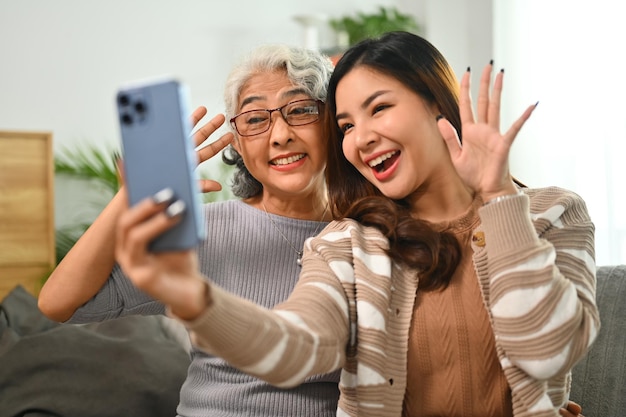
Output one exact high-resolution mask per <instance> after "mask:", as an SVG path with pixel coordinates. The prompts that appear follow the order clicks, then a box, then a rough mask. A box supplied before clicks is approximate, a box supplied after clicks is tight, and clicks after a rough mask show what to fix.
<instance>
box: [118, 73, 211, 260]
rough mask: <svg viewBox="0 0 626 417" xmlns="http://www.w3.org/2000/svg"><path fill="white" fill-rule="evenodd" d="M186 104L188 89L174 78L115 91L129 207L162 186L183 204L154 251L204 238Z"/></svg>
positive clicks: (155, 245) (185, 246)
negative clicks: (173, 224)
mask: <svg viewBox="0 0 626 417" xmlns="http://www.w3.org/2000/svg"><path fill="white" fill-rule="evenodd" d="M188 102H189V96H188V92H187V88H186V87H185V86H184V85H183V84H181V83H179V82H178V81H176V80H173V79H164V80H160V81H147V82H142V83H135V84H132V85H129V86H126V87H123V88H121V89H120V90H119V91H118V93H117V110H118V115H119V123H120V133H121V137H122V149H123V161H124V176H125V180H126V188H127V192H128V198H129V203H130V205H134V204H136V203H137V202H139V201H140V200H142V199H144V198H146V197H149V196H152V195H154V194H155V193H157V192H158V191H160V190H162V189H164V188H166V187H169V188H171V189H172V190H173V191H174V199H175V200H178V199H180V200H183V201H184V202H185V205H186V211H185V213H184V214H183V217H182V219H181V222H180V223H178V224H177V225H176V226H174V227H173V228H172V229H170V230H168V231H166V232H165V233H163V234H162V235H160V236H159V237H158V238H156V239H155V240H154V241H153V242H152V243H151V245H150V250H151V251H154V252H160V251H170V250H179V249H188V248H191V247H193V246H195V245H197V244H198V242H199V241H200V240H201V239H203V238H204V227H203V225H202V221H201V213H200V212H201V210H200V197H199V190H198V185H197V180H196V177H195V168H196V166H197V157H196V153H195V150H194V148H193V144H192V139H191V122H190V120H189V116H190V115H191V113H190V112H189V105H188Z"/></svg>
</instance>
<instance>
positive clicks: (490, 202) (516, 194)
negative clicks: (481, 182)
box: [483, 190, 522, 206]
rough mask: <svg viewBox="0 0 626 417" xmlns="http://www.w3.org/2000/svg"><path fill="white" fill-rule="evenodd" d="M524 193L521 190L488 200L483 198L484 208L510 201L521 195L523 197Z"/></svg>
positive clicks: (490, 197)
mask: <svg viewBox="0 0 626 417" xmlns="http://www.w3.org/2000/svg"><path fill="white" fill-rule="evenodd" d="M521 194H522V192H521V191H520V190H516V192H514V193H511V192H509V193H505V194H497V195H492V196H489V197H486V198H483V206H486V205H489V204H496V203H499V202H501V201H505V200H509V199H511V198H515V197H517V196H519V195H521Z"/></svg>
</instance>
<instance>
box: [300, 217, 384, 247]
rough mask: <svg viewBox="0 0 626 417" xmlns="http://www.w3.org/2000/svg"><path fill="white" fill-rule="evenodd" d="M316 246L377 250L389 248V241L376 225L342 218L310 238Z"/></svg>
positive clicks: (313, 245) (312, 244) (311, 242)
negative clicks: (366, 224) (372, 225)
mask: <svg viewBox="0 0 626 417" xmlns="http://www.w3.org/2000/svg"><path fill="white" fill-rule="evenodd" d="M309 242H310V244H311V246H312V247H314V248H322V247H324V248H325V247H335V248H336V247H342V246H349V247H353V248H354V247H358V248H363V249H368V248H369V249H370V250H375V248H379V249H382V250H387V249H388V248H389V241H388V240H387V238H386V237H385V236H383V234H382V233H381V232H380V230H378V229H377V228H375V227H371V226H365V225H363V224H361V223H359V222H357V221H356V220H353V219H341V220H334V221H332V222H330V223H329V224H328V225H327V226H326V227H325V228H324V229H323V230H322V231H321V232H320V233H319V234H318V235H317V236H316V237H314V238H311V239H309Z"/></svg>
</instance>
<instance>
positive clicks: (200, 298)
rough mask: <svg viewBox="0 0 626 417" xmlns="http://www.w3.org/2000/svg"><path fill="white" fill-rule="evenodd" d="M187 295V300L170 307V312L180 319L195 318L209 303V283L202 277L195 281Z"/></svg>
mask: <svg viewBox="0 0 626 417" xmlns="http://www.w3.org/2000/svg"><path fill="white" fill-rule="evenodd" d="M195 284H196V285H194V286H193V289H192V290H191V292H190V294H189V296H188V297H185V298H186V299H187V300H188V302H185V303H183V304H182V305H180V306H178V307H174V306H172V307H171V312H172V313H173V314H174V315H175V316H176V317H178V318H179V319H181V320H185V321H193V320H195V319H197V318H198V317H199V316H200V315H201V314H202V313H203V312H204V311H205V310H206V309H207V308H208V307H209V306H210V305H211V285H210V284H209V283H208V282H207V281H206V280H205V279H204V278H200V279H198V280H197V281H196V283H195Z"/></svg>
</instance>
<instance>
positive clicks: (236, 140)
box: [230, 132, 241, 155]
mask: <svg viewBox="0 0 626 417" xmlns="http://www.w3.org/2000/svg"><path fill="white" fill-rule="evenodd" d="M233 134H234V135H235V139H234V140H233V141H232V142H230V144H231V145H232V147H233V148H235V150H236V151H237V153H238V154H239V155H241V147H240V146H239V134H238V133H234V132H233Z"/></svg>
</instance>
